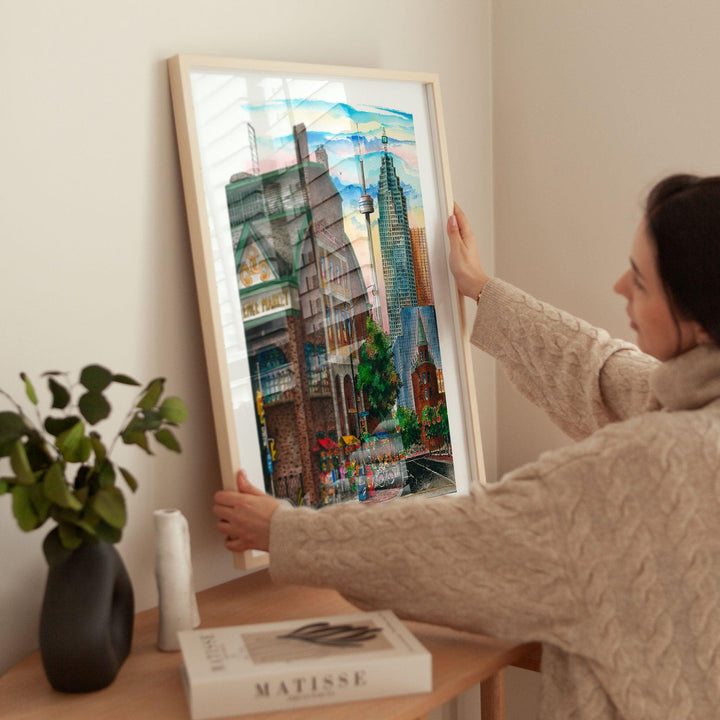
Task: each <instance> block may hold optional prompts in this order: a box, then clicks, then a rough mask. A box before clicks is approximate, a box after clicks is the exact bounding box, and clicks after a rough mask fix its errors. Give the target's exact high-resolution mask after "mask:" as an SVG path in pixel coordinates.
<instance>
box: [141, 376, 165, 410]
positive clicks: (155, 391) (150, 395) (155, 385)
mask: <svg viewBox="0 0 720 720" xmlns="http://www.w3.org/2000/svg"><path fill="white" fill-rule="evenodd" d="M164 387H165V378H155V379H154V380H151V381H150V383H149V384H148V385H147V387H146V388H145V393H144V395H143V396H142V397H141V398H140V402H138V404H137V405H136V407H139V408H141V409H142V410H150V409H152V408H154V407H155V406H156V405H157V403H158V400H160V397H161V395H162V393H163V389H164Z"/></svg>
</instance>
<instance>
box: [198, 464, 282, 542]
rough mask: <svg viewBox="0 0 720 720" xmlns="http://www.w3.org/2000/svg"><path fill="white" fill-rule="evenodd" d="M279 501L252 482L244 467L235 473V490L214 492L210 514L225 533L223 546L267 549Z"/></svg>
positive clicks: (219, 528)
mask: <svg viewBox="0 0 720 720" xmlns="http://www.w3.org/2000/svg"><path fill="white" fill-rule="evenodd" d="M279 505H280V501H279V500H276V499H275V498H273V497H270V495H266V494H265V493H264V492H263V491H262V490H258V488H256V487H255V486H254V485H251V484H250V482H249V481H248V479H247V475H246V474H245V471H244V470H240V471H239V472H238V474H237V492H235V491H234V490H219V491H218V492H216V493H215V505H213V510H212V511H213V514H214V515H215V516H217V517H218V518H219V520H218V524H217V529H218V530H219V531H220V532H221V533H222V534H223V535H224V536H225V547H226V548H227V549H228V550H232V551H233V552H242V551H244V550H268V549H269V547H270V520H271V518H272V515H273V513H274V512H275V510H277V508H278V506H279Z"/></svg>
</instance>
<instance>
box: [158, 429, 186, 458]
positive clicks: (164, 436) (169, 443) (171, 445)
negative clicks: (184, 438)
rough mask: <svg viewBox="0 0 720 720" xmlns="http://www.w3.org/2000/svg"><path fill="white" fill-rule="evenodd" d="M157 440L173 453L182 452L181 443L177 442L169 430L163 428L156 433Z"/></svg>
mask: <svg viewBox="0 0 720 720" xmlns="http://www.w3.org/2000/svg"><path fill="white" fill-rule="evenodd" d="M155 439H156V440H157V441H158V442H159V443H160V444H161V445H164V446H165V447H166V448H167V449H168V450H172V451H173V452H177V453H179V452H181V448H180V443H179V442H178V441H177V439H176V438H175V436H174V435H173V434H172V432H171V431H170V430H168V429H167V428H163V429H162V430H158V431H157V432H156V433H155Z"/></svg>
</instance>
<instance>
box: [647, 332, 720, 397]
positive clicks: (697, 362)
mask: <svg viewBox="0 0 720 720" xmlns="http://www.w3.org/2000/svg"><path fill="white" fill-rule="evenodd" d="M650 388H651V390H652V392H653V394H654V395H655V397H656V398H657V399H658V401H659V402H660V405H661V406H662V407H664V408H666V409H668V410H695V409H697V408H700V407H703V406H705V405H707V404H708V403H710V402H712V401H713V400H716V399H718V398H720V348H719V347H717V346H715V345H698V346H697V347H694V348H693V349H692V350H688V351H687V352H685V353H683V354H682V355H678V356H677V357H674V358H671V359H670V360H666V361H665V362H664V363H662V365H660V366H659V367H658V368H657V369H655V370H654V371H653V372H652V375H651V376H650Z"/></svg>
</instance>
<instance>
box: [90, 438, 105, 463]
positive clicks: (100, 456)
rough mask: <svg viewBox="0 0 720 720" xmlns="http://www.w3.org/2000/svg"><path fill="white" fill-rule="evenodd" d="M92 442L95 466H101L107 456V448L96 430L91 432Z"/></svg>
mask: <svg viewBox="0 0 720 720" xmlns="http://www.w3.org/2000/svg"><path fill="white" fill-rule="evenodd" d="M90 442H91V443H92V447H93V452H94V453H95V467H100V465H101V464H102V463H103V462H105V458H106V457H107V449H106V448H105V445H103V442H102V440H101V439H100V436H99V435H98V434H97V433H96V432H91V433H90Z"/></svg>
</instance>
